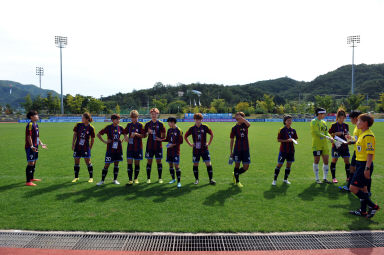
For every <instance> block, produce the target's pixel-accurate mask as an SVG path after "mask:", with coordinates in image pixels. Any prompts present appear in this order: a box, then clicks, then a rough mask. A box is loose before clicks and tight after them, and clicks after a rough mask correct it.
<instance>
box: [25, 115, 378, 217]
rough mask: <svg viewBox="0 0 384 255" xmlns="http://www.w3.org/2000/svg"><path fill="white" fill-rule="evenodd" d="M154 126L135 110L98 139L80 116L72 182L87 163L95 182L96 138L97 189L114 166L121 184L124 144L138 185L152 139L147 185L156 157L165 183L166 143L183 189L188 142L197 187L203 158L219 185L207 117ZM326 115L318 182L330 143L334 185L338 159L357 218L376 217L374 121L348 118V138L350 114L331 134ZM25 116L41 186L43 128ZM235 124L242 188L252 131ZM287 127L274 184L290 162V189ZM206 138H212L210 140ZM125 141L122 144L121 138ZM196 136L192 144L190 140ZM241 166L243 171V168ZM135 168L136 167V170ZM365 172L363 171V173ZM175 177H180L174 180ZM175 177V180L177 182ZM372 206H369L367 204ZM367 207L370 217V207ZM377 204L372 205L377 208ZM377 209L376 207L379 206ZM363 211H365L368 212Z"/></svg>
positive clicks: (292, 138) (319, 121)
mask: <svg viewBox="0 0 384 255" xmlns="http://www.w3.org/2000/svg"><path fill="white" fill-rule="evenodd" d="M150 115H151V121H149V122H147V123H146V124H145V125H143V124H142V123H140V122H138V117H139V114H138V112H137V111H135V110H133V111H132V112H131V114H130V117H131V122H130V123H128V124H127V126H126V127H125V128H123V127H122V126H120V125H119V122H120V116H119V115H117V114H113V115H112V116H111V120H112V124H110V125H107V126H106V127H105V128H103V129H102V130H101V131H100V132H99V133H98V134H97V135H95V129H94V128H93V126H92V125H91V122H92V117H91V115H90V114H89V113H84V114H83V116H82V122H80V123H77V124H76V125H75V127H74V129H73V131H74V135H73V141H72V150H73V157H74V160H75V165H74V172H75V178H74V179H73V181H72V182H77V181H78V180H79V171H80V159H81V158H84V160H85V163H86V164H87V167H88V172H89V177H90V178H89V182H93V166H92V163H91V149H92V147H93V144H94V138H95V137H96V136H97V137H98V138H99V139H100V140H101V141H102V142H103V143H105V144H106V145H107V150H106V154H105V165H104V168H103V170H102V178H101V181H100V182H98V183H97V185H103V184H104V181H105V178H106V176H107V173H108V168H109V166H110V164H112V163H113V164H114V169H113V175H114V176H113V179H114V180H113V183H115V184H120V183H119V182H118V180H117V177H118V172H119V162H120V161H123V149H122V143H123V142H124V141H126V142H127V143H128V145H127V163H128V165H127V172H128V178H129V181H128V184H127V185H132V184H134V183H139V180H138V175H139V172H140V161H141V160H143V158H144V154H143V144H142V139H143V138H148V139H147V143H146V151H145V158H146V159H147V165H146V173H147V183H151V168H152V161H153V158H155V160H156V163H157V170H158V182H159V183H163V180H162V169H163V166H162V158H163V147H162V143H163V142H166V143H167V145H166V148H167V155H166V162H167V163H168V164H169V171H170V175H171V178H172V179H171V181H170V182H169V183H171V184H172V183H176V182H177V187H178V188H180V187H181V170H180V145H181V144H182V143H183V141H184V140H185V141H186V143H187V144H188V145H189V146H191V147H192V148H193V155H192V160H193V173H194V176H195V184H198V183H199V170H198V167H199V161H200V158H202V160H203V161H204V163H205V165H206V168H207V172H208V177H209V183H210V184H212V185H214V184H216V182H215V181H214V179H213V170H212V164H211V160H210V154H209V149H208V148H209V146H210V144H211V142H212V140H213V132H212V130H211V129H210V128H209V127H208V126H207V125H205V124H203V123H202V120H203V116H202V114H200V113H196V114H195V115H194V121H195V125H193V126H192V127H190V128H189V129H188V130H187V132H186V133H185V135H184V136H183V132H182V131H181V130H180V129H179V128H178V127H177V125H176V119H175V118H172V117H170V118H168V120H167V122H168V125H169V128H168V130H167V132H166V129H165V127H164V124H163V123H162V122H161V121H159V120H158V115H159V111H158V109H156V108H153V109H151V110H150ZM325 115H326V112H325V110H324V109H322V108H318V109H316V118H314V119H313V120H312V121H311V133H312V151H313V156H314V164H313V171H314V173H315V179H316V182H317V183H319V184H321V183H323V182H324V183H329V181H328V180H327V175H328V169H329V167H328V158H329V156H328V155H329V150H328V140H329V141H330V142H331V143H332V162H331V172H332V182H334V183H337V182H338V181H337V179H336V178H335V172H336V163H337V160H338V158H339V157H342V158H343V159H344V163H345V170H346V175H347V182H348V185H346V186H344V187H342V189H344V190H347V191H351V192H353V193H354V194H356V195H357V196H358V197H359V198H360V200H364V201H365V202H364V204H365V206H364V204H362V206H361V208H360V209H359V210H356V211H353V214H355V215H361V216H366V217H372V216H373V215H374V214H375V212H376V211H377V210H378V206H377V205H374V204H373V203H372V201H370V199H369V194H370V185H371V178H370V177H371V175H372V171H373V159H374V153H375V138H374V135H373V133H372V131H371V130H370V128H369V127H370V126H372V124H373V118H372V117H371V116H369V115H367V114H362V115H359V113H357V112H352V113H351V114H350V117H351V121H352V123H353V124H357V126H356V128H355V130H354V134H353V136H351V135H350V134H349V127H348V124H346V123H344V120H345V118H346V113H345V111H344V110H342V109H340V110H339V111H338V113H337V121H336V123H334V124H332V127H331V128H330V129H329V130H328V128H327V124H326V122H325V121H324V120H323V118H324V117H325ZM27 117H28V118H29V119H30V120H31V121H30V122H29V123H28V124H27V127H26V136H25V137H26V141H25V150H26V155H27V161H28V165H27V169H26V179H27V182H26V185H27V186H35V185H36V184H35V183H33V182H35V181H40V180H39V179H35V178H34V172H35V163H36V160H37V159H38V146H39V145H41V146H42V148H46V147H47V146H46V145H45V144H44V143H42V141H41V140H40V137H39V128H38V125H37V121H38V119H39V117H38V114H37V112H35V111H31V112H29V113H28V114H27ZM235 118H236V121H237V123H236V125H235V126H234V127H233V128H232V129H231V133H230V159H229V163H230V164H232V163H233V161H234V162H235V167H234V171H233V182H234V184H235V185H237V186H238V187H243V185H242V184H241V183H240V181H239V176H240V175H241V174H242V173H244V172H246V171H247V170H248V168H249V164H250V163H251V162H250V152H249V143H248V128H249V126H250V123H249V122H248V121H247V120H246V119H245V115H244V113H242V112H238V113H236V115H235ZM283 122H284V127H283V128H281V129H280V130H279V132H278V137H277V139H278V142H280V152H279V157H278V164H277V166H276V168H275V174H274V180H273V182H272V185H276V180H277V177H278V175H279V172H280V168H281V167H282V165H283V164H284V162H285V161H287V164H286V169H285V175H284V182H285V183H286V184H290V182H289V181H288V176H289V174H290V170H291V165H292V163H293V162H294V154H295V148H294V144H297V140H298V136H297V133H296V131H295V129H293V128H292V127H291V124H292V117H291V116H289V115H287V116H285V117H284V119H283ZM104 135H106V136H107V140H104V138H103V136H104ZM207 135H210V139H209V141H208V139H207ZM122 136H123V138H122V139H121V137H122ZM189 136H192V142H191V141H190V140H189V139H188V138H189ZM349 144H354V145H355V152H354V156H353V157H352V162H351V163H349V158H350V155H349V149H348V145H349ZM321 157H322V159H323V174H324V175H323V181H320V179H319V161H320V158H321ZM241 163H242V167H240V166H241ZM133 166H134V168H133ZM362 168H363V169H362ZM175 174H176V175H175ZM175 177H176V178H175ZM369 201H370V202H369ZM367 204H368V206H369V211H368V212H367V210H366V207H367ZM373 205H374V206H373ZM375 206H377V208H376V207H375ZM364 208H365V210H364Z"/></svg>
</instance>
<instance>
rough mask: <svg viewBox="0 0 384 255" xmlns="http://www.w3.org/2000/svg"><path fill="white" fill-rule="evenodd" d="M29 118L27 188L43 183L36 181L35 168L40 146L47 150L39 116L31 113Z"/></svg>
mask: <svg viewBox="0 0 384 255" xmlns="http://www.w3.org/2000/svg"><path fill="white" fill-rule="evenodd" d="M27 118H28V119H29V120H30V121H29V122H28V124H27V126H26V128H25V153H26V154H27V162H28V164H27V168H26V169H25V175H26V178H27V182H26V183H25V185H26V186H36V184H35V183H33V182H35V181H41V180H40V179H35V177H34V174H35V167H36V161H37V160H38V158H39V145H41V147H42V148H43V149H46V148H47V145H46V144H44V143H43V142H42V141H41V140H40V132H39V126H38V125H37V121H38V120H39V115H38V114H37V112H36V111H29V112H28V113H27Z"/></svg>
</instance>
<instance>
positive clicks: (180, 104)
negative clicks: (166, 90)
mask: <svg viewBox="0 0 384 255" xmlns="http://www.w3.org/2000/svg"><path fill="white" fill-rule="evenodd" d="M186 106H187V103H186V102H185V101H183V100H176V101H173V102H172V103H170V104H169V105H168V111H169V113H172V114H175V113H180V112H183V108H184V107H186Z"/></svg>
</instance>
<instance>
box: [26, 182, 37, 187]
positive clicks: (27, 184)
mask: <svg viewBox="0 0 384 255" xmlns="http://www.w3.org/2000/svg"><path fill="white" fill-rule="evenodd" d="M25 186H36V184H34V183H33V182H26V183H25Z"/></svg>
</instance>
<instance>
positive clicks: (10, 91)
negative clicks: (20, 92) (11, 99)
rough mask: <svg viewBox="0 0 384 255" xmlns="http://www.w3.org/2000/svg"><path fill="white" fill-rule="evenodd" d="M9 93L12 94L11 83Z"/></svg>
mask: <svg viewBox="0 0 384 255" xmlns="http://www.w3.org/2000/svg"><path fill="white" fill-rule="evenodd" d="M9 94H10V95H12V85H9Z"/></svg>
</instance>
